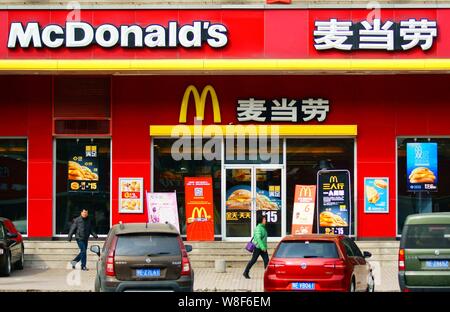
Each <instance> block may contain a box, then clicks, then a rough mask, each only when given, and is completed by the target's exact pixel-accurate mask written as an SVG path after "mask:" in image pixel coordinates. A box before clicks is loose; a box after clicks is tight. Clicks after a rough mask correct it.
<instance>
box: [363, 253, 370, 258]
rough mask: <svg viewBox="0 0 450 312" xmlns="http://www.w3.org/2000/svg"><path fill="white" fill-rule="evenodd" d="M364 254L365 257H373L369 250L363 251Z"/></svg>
mask: <svg viewBox="0 0 450 312" xmlns="http://www.w3.org/2000/svg"><path fill="white" fill-rule="evenodd" d="M363 255H364V258H370V257H372V254H371V253H370V252H368V251H364V252H363Z"/></svg>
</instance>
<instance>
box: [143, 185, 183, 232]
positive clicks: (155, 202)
mask: <svg viewBox="0 0 450 312" xmlns="http://www.w3.org/2000/svg"><path fill="white" fill-rule="evenodd" d="M147 210H148V222H149V223H166V222H168V223H170V224H172V225H173V226H175V227H176V228H177V230H178V232H180V222H179V217H178V204H177V193H176V192H167V193H147Z"/></svg>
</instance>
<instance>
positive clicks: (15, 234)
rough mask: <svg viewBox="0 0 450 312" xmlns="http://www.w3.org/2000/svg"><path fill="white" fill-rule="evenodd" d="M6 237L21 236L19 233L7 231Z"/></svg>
mask: <svg viewBox="0 0 450 312" xmlns="http://www.w3.org/2000/svg"><path fill="white" fill-rule="evenodd" d="M6 237H7V238H8V239H14V238H17V237H19V234H17V233H6Z"/></svg>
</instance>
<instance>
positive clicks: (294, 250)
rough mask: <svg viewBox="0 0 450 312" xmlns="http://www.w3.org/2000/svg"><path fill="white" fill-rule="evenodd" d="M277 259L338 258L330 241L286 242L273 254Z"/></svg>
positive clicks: (334, 246) (333, 244)
mask: <svg viewBox="0 0 450 312" xmlns="http://www.w3.org/2000/svg"><path fill="white" fill-rule="evenodd" d="M275 257H277V258H339V256H338V251H337V248H336V244H335V243H334V242H330V241H292V242H290V241H286V242H282V243H281V244H280V246H279V248H278V250H277V252H276V254H275Z"/></svg>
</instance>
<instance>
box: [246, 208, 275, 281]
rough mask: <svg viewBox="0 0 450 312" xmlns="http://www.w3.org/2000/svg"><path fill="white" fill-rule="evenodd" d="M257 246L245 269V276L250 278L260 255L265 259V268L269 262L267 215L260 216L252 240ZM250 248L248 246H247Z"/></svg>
mask: <svg viewBox="0 0 450 312" xmlns="http://www.w3.org/2000/svg"><path fill="white" fill-rule="evenodd" d="M251 242H252V243H253V244H254V245H255V248H254V249H253V252H252V258H251V259H250V261H249V262H248V264H247V267H246V268H245V271H244V274H243V275H244V277H245V278H247V279H249V278H250V275H249V273H250V269H251V268H252V266H253V265H254V264H255V263H256V261H257V260H258V257H259V256H260V255H261V258H262V259H263V261H264V268H266V267H267V265H268V264H269V254H268V253H267V230H266V217H265V216H258V225H257V226H256V228H255V234H254V235H253V239H252V241H251ZM247 250H248V248H247Z"/></svg>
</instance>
